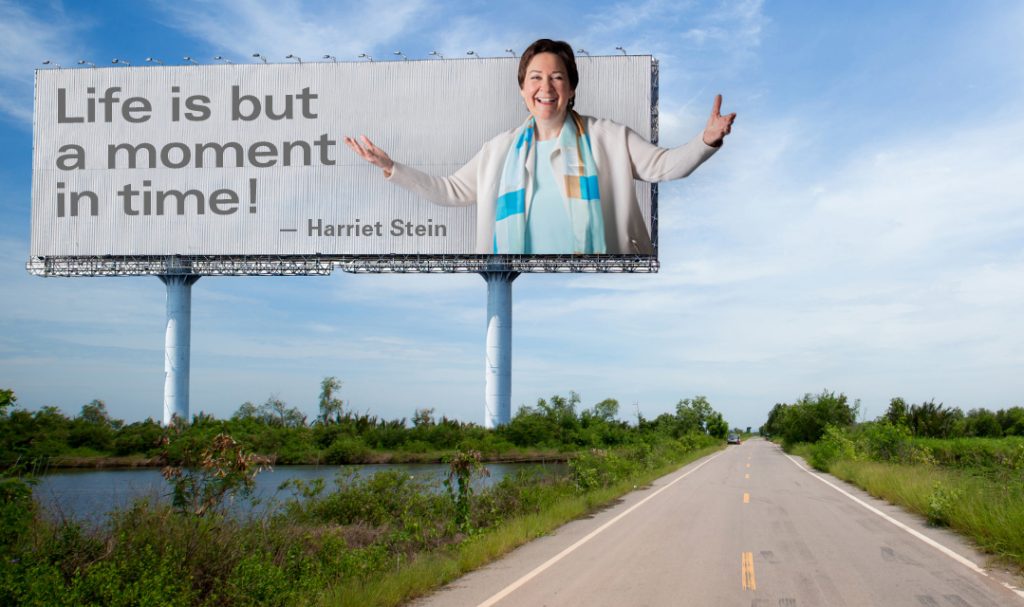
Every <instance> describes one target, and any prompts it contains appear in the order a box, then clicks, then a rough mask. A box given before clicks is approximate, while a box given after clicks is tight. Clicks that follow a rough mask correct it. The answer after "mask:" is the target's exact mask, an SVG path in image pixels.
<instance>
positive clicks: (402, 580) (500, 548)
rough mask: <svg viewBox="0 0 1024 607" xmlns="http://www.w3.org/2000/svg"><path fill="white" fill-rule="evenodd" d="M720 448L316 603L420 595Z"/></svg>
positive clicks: (343, 605)
mask: <svg viewBox="0 0 1024 607" xmlns="http://www.w3.org/2000/svg"><path fill="white" fill-rule="evenodd" d="M721 448H722V446H721V445H716V446H710V447H705V448H703V449H699V450H697V451H691V452H689V453H686V454H685V455H683V456H681V457H678V458H676V459H674V460H673V461H672V462H670V463H665V464H663V465H661V466H658V467H657V468H654V469H648V470H645V471H643V472H640V473H637V474H634V475H631V476H630V477H629V478H626V479H622V480H620V481H618V482H616V483H615V484H613V485H611V486H608V487H604V488H600V489H595V490H592V491H589V492H587V493H582V494H573V495H567V496H564V497H562V498H560V499H558V500H556V501H555V502H553V503H551V504H549V505H548V506H547V507H545V508H544V509H543V510H542V511H540V512H536V513H531V514H525V515H521V516H517V517H514V518H512V519H510V520H507V521H505V522H503V523H501V524H500V525H498V526H497V527H496V528H494V529H493V530H490V531H489V532H488V533H486V534H483V535H480V536H477V537H473V538H470V539H469V540H468V541H465V542H463V543H460V544H457V545H454V546H451V547H449V548H448V549H445V550H439V551H435V552H432V553H430V554H424V555H420V556H419V557H418V558H417V559H416V560H415V561H413V562H412V563H411V564H409V565H408V566H405V567H396V568H395V569H393V570H391V571H389V572H386V573H385V574H384V575H382V576H380V577H378V578H376V579H374V580H371V581H369V582H366V583H362V584H358V585H355V586H345V587H343V586H336V587H333V588H330V589H329V590H327V591H326V592H325V593H324V594H323V595H322V596H321V597H320V598H319V601H318V603H317V605H323V606H325V607H326V606H328V605H330V606H332V607H334V606H337V607H393V606H395V605H399V604H401V603H403V602H405V601H408V600H410V599H413V598H416V597H418V596H423V595H425V594H427V593H429V592H430V591H432V590H434V589H436V588H439V587H441V586H443V585H444V584H447V583H448V582H450V581H451V580H454V579H455V578H457V577H459V576H460V575H462V574H464V573H466V572H469V571H472V570H474V569H477V568H479V567H481V566H483V565H486V564H487V563H490V562H491V561H494V560H496V559H498V558H500V557H501V556H503V555H505V554H507V553H508V552H510V551H512V550H514V549H515V548H518V547H519V546H521V545H523V544H525V543H527V542H529V541H531V540H533V539H536V538H538V537H541V536H543V535H546V534H547V533H549V532H551V531H552V530H554V529H556V528H558V527H559V526H561V525H563V524H565V523H567V522H569V521H572V520H574V519H577V518H579V517H581V516H583V515H585V514H587V513H589V512H592V511H594V510H595V509H597V508H600V507H602V506H605V505H607V504H609V503H611V502H612V501H614V500H616V499H618V498H619V497H621V496H623V495H625V494H626V493H629V492H630V491H633V490H634V489H635V488H636V486H637V485H646V484H648V483H650V482H652V481H653V480H655V479H657V478H659V477H661V476H664V475H665V474H668V473H670V472H672V471H673V470H676V469H678V468H680V467H681V466H684V465H686V464H688V463H690V462H692V461H695V460H697V459H700V458H702V457H705V456H707V455H710V454H711V453H713V452H715V451H717V450H719V449H721Z"/></svg>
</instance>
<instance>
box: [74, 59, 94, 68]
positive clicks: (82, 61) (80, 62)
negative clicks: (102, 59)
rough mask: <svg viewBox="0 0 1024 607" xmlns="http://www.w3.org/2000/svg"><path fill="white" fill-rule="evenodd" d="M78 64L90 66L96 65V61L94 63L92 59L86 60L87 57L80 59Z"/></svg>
mask: <svg viewBox="0 0 1024 607" xmlns="http://www.w3.org/2000/svg"><path fill="white" fill-rule="evenodd" d="M78 65H88V66H90V67H96V64H95V63H93V62H92V61H86V60H85V59H79V60H78Z"/></svg>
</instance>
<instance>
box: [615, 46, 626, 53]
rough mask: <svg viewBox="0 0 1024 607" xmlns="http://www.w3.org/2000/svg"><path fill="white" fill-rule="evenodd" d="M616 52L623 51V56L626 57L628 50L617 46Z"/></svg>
mask: <svg viewBox="0 0 1024 607" xmlns="http://www.w3.org/2000/svg"><path fill="white" fill-rule="evenodd" d="M615 50H617V51H622V54H623V55H625V54H626V49H624V48H622V47H621V46H616V47H615Z"/></svg>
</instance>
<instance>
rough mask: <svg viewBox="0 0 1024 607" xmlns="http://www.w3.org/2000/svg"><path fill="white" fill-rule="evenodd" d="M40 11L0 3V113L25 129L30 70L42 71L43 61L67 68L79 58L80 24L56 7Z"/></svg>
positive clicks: (29, 106) (29, 112) (28, 113)
mask: <svg viewBox="0 0 1024 607" xmlns="http://www.w3.org/2000/svg"><path fill="white" fill-rule="evenodd" d="M42 8H43V10H46V14H45V15H41V14H33V12H31V11H30V10H29V9H28V8H26V6H24V5H20V4H17V3H14V2H11V1H9V0H0V40H3V41H4V42H3V44H0V88H2V89H3V92H4V93H3V95H0V113H2V114H6V115H7V117H8V118H13V119H14V120H15V121H17V122H19V123H21V124H22V126H24V127H25V128H29V127H30V126H31V124H32V95H33V93H32V82H33V70H34V69H45V68H43V66H42V65H41V64H42V62H43V61H45V60H49V61H52V62H54V63H56V64H58V65H61V66H64V67H70V66H73V65H75V61H77V60H78V59H79V54H78V53H77V51H78V50H79V49H80V45H79V44H78V43H77V42H76V34H77V33H78V31H79V30H80V29H81V28H82V27H83V23H82V22H81V21H76V22H72V21H70V20H69V19H68V18H67V16H66V15H64V13H63V11H61V10H60V8H59V7H54V6H48V7H42Z"/></svg>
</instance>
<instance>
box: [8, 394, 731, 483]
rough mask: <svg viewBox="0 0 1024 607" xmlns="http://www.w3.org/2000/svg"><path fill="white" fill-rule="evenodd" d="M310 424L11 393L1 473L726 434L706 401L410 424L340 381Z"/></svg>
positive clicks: (564, 399)
mask: <svg viewBox="0 0 1024 607" xmlns="http://www.w3.org/2000/svg"><path fill="white" fill-rule="evenodd" d="M320 388H321V390H320V397H319V401H318V408H319V411H318V415H317V416H316V418H315V419H312V420H310V419H308V417H307V415H306V414H304V413H303V412H302V411H301V410H300V409H298V408H296V407H290V406H289V405H288V404H287V403H285V402H284V401H282V400H281V399H279V398H276V397H270V398H268V399H267V400H266V401H264V402H263V403H260V404H256V403H252V402H245V403H242V405H240V406H239V407H238V409H237V410H236V411H235V412H234V414H233V415H232V416H231V417H230V418H228V419H217V418H215V417H214V416H212V415H209V414H206V413H198V414H196V415H194V416H193V417H192V419H191V420H175V423H174V424H172V425H171V426H170V427H164V426H162V425H161V424H160V423H158V422H157V421H155V420H153V419H152V418H150V419H146V420H145V421H140V422H134V423H125V422H124V421H123V420H119V419H115V418H113V417H111V415H110V414H109V412H108V410H107V407H106V405H105V404H104V403H103V401H100V400H94V401H92V402H90V403H88V404H86V405H83V406H82V408H81V411H80V412H79V414H78V415H76V416H73V417H68V416H66V415H65V414H64V413H63V412H61V410H60V409H58V408H57V407H52V406H47V407H42V408H40V409H38V410H35V411H29V410H27V409H24V408H20V407H18V406H17V404H16V401H17V397H16V396H15V395H14V393H13V391H11V390H0V466H10V465H12V464H14V463H16V462H19V461H21V462H25V461H37V460H41V459H47V458H54V457H61V456H63V457H65V458H76V457H77V458H84V459H86V460H87V459H88V458H90V457H104V456H108V457H109V456H113V457H133V456H136V457H141V458H154V459H160V460H162V462H161V463H168V462H170V463H175V462H180V461H182V459H184V457H185V455H184V454H185V453H187V452H189V450H194V449H195V448H196V446H197V445H204V444H208V443H209V442H210V440H211V439H212V438H213V437H215V436H217V435H219V434H226V435H229V436H231V437H232V438H233V439H234V440H237V441H238V442H239V443H240V444H241V445H244V447H245V448H246V449H248V450H250V451H253V452H256V453H260V454H264V455H268V456H272V460H273V461H274V462H275V463H278V464H298V463H329V464H345V463H366V462H374V461H417V460H420V461H429V460H434V459H440V457H441V455H440V454H443V453H444V452H448V451H452V450H455V449H463V450H465V449H473V450H477V451H480V452H482V453H483V454H485V455H486V456H488V457H490V458H496V457H499V456H501V455H510V456H512V457H515V456H516V455H517V454H519V455H529V454H530V453H529V452H531V451H545V452H551V451H555V452H568V451H575V450H579V449H584V448H604V447H615V446H618V445H629V444H638V443H644V442H651V441H652V440H655V439H661V438H664V437H670V438H673V439H678V438H681V437H684V436H687V435H691V434H702V435H707V436H712V437H715V438H725V436H726V434H727V433H728V431H729V426H728V424H727V422H726V421H725V419H724V417H723V416H722V414H721V413H720V412H718V411H716V410H715V409H714V408H713V407H712V406H711V404H710V403H709V402H708V400H707V398H705V397H703V396H696V397H694V398H692V399H691V398H687V399H683V400H680V401H679V402H678V403H677V405H676V407H675V412H674V413H664V414H662V415H659V416H658V417H656V418H654V419H651V420H648V419H645V418H644V417H643V416H642V415H639V414H638V415H637V423H636V424H631V423H628V422H626V421H623V420H621V419H618V417H617V416H618V413H619V403H618V401H616V400H615V399H605V400H602V401H600V402H598V403H596V404H594V405H593V406H591V407H584V406H583V405H582V402H581V399H580V396H579V394H577V393H576V392H570V393H569V395H568V396H560V395H554V396H552V397H551V398H547V399H544V398H541V399H538V401H537V403H536V404H535V405H531V406H522V407H520V408H519V410H518V411H517V412H516V414H515V415H514V416H513V417H512V419H511V420H510V422H509V423H508V424H505V425H503V426H501V427H499V428H497V429H494V430H488V429H485V428H483V427H482V426H479V425H477V424H474V423H468V422H463V421H459V420H456V419H451V418H449V417H447V416H437V415H436V412H435V410H434V409H433V408H421V409H416V410H415V411H414V413H413V415H412V416H411V417H410V418H399V419H390V420H389V419H384V418H381V417H378V416H376V415H372V414H370V413H369V412H366V413H359V412H356V411H353V410H351V409H350V407H349V406H348V404H347V403H346V402H345V401H343V400H342V399H341V398H340V391H341V388H342V382H341V381H339V380H338V379H337V378H335V377H327V378H324V380H323V381H322V382H321V385H320Z"/></svg>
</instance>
